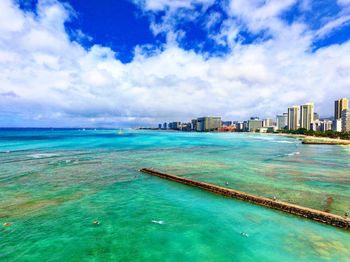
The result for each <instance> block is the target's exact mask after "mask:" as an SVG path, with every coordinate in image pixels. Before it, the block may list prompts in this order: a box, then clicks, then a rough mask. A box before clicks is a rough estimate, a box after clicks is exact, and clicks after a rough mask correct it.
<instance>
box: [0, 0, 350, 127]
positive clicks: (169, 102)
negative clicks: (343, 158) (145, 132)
mask: <svg viewBox="0 0 350 262" xmlns="http://www.w3.org/2000/svg"><path fill="white" fill-rule="evenodd" d="M167 2H168V1H159V2H157V3H158V4H161V3H163V4H164V6H166V5H167ZM185 2H186V1H177V4H179V5H180V3H181V4H184V5H185V4H186V3H185ZM153 3H154V6H155V7H154V8H160V5H159V6H157V5H156V4H155V3H156V2H153ZM174 3H175V2H174ZM189 3H190V1H187V4H189ZM207 3H210V1H207ZM269 3H271V5H272V3H274V4H275V2H274V1H270V2H269ZM240 4H242V5H244V4H243V2H240ZM290 4H291V2H289V5H290ZM0 5H1V8H0V21H1V27H0V47H1V48H0V81H1V85H0V112H1V113H0V117H1V116H2V117H7V118H8V119H10V118H13V119H14V120H13V121H17V120H18V119H22V120H25V119H26V120H28V121H53V122H54V123H56V124H57V125H64V124H65V125H75V126H77V125H79V124H77V123H87V124H90V125H98V124H104V125H107V124H108V123H115V122H116V121H118V122H121V123H124V124H126V125H127V124H132V123H135V122H136V123H137V122H142V123H145V122H152V123H156V122H158V121H159V122H160V121H164V120H177V119H179V120H190V118H191V117H196V116H201V115H222V116H224V117H225V119H241V120H243V119H246V118H247V117H249V116H251V115H260V116H266V117H267V116H270V117H273V116H274V115H275V114H277V113H281V112H284V111H286V107H287V106H290V105H293V104H298V103H303V102H307V101H309V100H313V101H314V102H315V103H316V109H317V111H319V112H320V113H321V114H322V115H331V112H332V108H333V100H334V99H336V98H338V97H343V96H348V97H349V96H350V89H349V86H350V63H349V61H350V57H349V56H350V42H346V43H344V44H341V45H333V46H329V47H324V48H322V49H319V50H318V51H316V52H314V53H313V52H310V51H309V49H310V45H311V43H312V36H313V32H310V31H307V28H306V26H305V25H303V24H300V23H294V24H292V25H285V24H284V23H282V22H279V24H278V27H275V26H273V25H272V24H269V23H270V19H273V20H275V19H278V14H279V13H280V12H281V10H284V9H285V8H287V7H286V6H285V5H284V4H283V5H282V4H276V5H274V6H273V7H272V6H270V7H269V8H264V7H262V6H261V5H258V4H256V5H254V6H253V7H254V8H258V9H259V10H261V8H262V10H264V14H259V15H257V17H254V18H252V19H253V20H251V21H250V22H249V21H247V23H248V24H249V23H252V25H249V26H252V28H257V27H258V26H260V24H261V25H262V23H263V22H262V21H266V23H268V24H269V28H272V30H279V31H278V32H279V33H278V35H277V36H276V37H273V38H271V39H270V40H268V41H264V42H261V43H253V44H250V45H241V44H239V43H234V44H232V45H231V48H232V49H231V52H229V53H228V54H227V55H225V56H223V57H212V58H207V57H204V56H203V55H201V54H197V53H195V52H193V51H186V50H183V49H181V48H180V47H179V46H178V45H177V44H176V40H174V39H173V41H172V42H171V43H168V44H166V45H165V46H163V47H162V49H159V50H153V51H154V52H153V53H152V55H150V54H149V53H148V52H146V51H145V50H146V49H147V48H143V47H137V48H136V52H135V57H134V59H133V61H131V62H130V63H128V64H123V63H121V62H120V61H119V60H117V59H116V58H115V53H114V51H113V50H111V49H110V48H107V47H103V46H99V45H95V46H93V47H92V48H91V49H90V50H85V49H84V48H83V47H82V46H81V45H79V44H78V43H76V42H72V41H71V40H69V37H68V35H67V34H66V32H65V30H64V26H63V25H64V21H65V20H66V19H68V18H69V16H70V12H71V10H69V9H67V7H66V6H63V5H62V4H59V3H57V2H52V1H43V0H42V1H40V2H39V9H38V16H35V15H34V14H32V13H24V12H23V11H21V10H20V9H19V8H18V7H17V6H16V5H14V4H13V3H12V2H10V1H9V0H2V1H1V4H0ZM253 7H251V6H249V7H247V6H242V8H243V9H242V10H241V16H242V17H244V19H248V18H247V14H248V13H249V12H250V11H249V10H255V9H251V8H253ZM162 8H163V7H162ZM235 8H237V7H233V9H235ZM234 12H238V11H237V10H234ZM7 14H12V15H11V16H10V17H7ZM271 17H272V18H271ZM226 23H227V25H228V28H229V29H228V30H227V32H226V33H225V32H224V31H222V32H221V33H222V37H224V36H227V37H228V38H229V37H230V34H232V31H233V30H235V28H237V27H235V26H234V22H233V21H231V22H230V20H228V21H227V22H226ZM264 23H265V22H264ZM229 25H233V26H231V27H229ZM257 25H258V26H257ZM230 28H231V29H230ZM275 32H277V31H275ZM173 33H174V32H173ZM175 33H176V32H175ZM234 37H235V36H234V35H231V38H234ZM115 52H118V50H115ZM9 115H10V117H9ZM16 119H17V120H16ZM8 121H9V120H8ZM2 123H4V121H2ZM7 123H9V122H7ZM16 123H17V122H16ZM0 124H1V123H0Z"/></svg>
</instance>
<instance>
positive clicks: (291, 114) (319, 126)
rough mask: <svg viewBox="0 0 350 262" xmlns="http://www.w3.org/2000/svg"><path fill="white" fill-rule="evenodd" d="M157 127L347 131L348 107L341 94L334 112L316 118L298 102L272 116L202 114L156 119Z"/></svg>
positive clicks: (311, 107) (308, 106)
mask: <svg viewBox="0 0 350 262" xmlns="http://www.w3.org/2000/svg"><path fill="white" fill-rule="evenodd" d="M214 119H216V120H214ZM200 122H207V124H204V125H203V124H202V127H200V125H199V124H198V123H200ZM209 123H213V124H209ZM214 123H215V124H214ZM207 125H209V126H211V127H210V128H208V127H207V128H205V127H204V126H207ZM158 129H164V130H167V129H170V130H181V131H200V132H203V131H205V132H208V131H220V132H233V131H244V132H256V131H259V132H276V131H278V130H289V131H295V130H299V129H305V130H312V131H322V132H326V131H330V130H331V131H336V132H348V131H350V110H349V105H348V98H344V97H343V98H339V99H337V100H335V101H334V115H333V116H331V117H327V118H323V117H321V118H320V116H319V114H318V113H317V112H315V105H314V103H313V102H308V103H305V104H302V105H294V106H291V107H288V108H287V112H286V113H285V112H284V113H281V114H277V115H276V117H275V118H273V119H272V118H260V117H259V116H253V117H250V119H248V120H244V121H237V119H233V120H232V119H231V120H228V119H222V117H221V116H216V117H213V116H205V117H199V118H195V119H192V120H191V121H190V122H189V121H185V122H181V121H177V122H164V123H163V124H162V123H160V124H158Z"/></svg>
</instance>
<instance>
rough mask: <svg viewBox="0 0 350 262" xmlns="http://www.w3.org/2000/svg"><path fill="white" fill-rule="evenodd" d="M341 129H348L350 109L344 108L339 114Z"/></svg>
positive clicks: (345, 130)
mask: <svg viewBox="0 0 350 262" xmlns="http://www.w3.org/2000/svg"><path fill="white" fill-rule="evenodd" d="M341 131H343V132H348V131H350V109H344V110H343V111H342V114H341Z"/></svg>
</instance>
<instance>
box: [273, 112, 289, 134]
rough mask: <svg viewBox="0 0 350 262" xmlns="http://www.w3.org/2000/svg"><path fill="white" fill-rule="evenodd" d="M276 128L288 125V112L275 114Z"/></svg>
mask: <svg viewBox="0 0 350 262" xmlns="http://www.w3.org/2000/svg"><path fill="white" fill-rule="evenodd" d="M276 122H277V129H280V130H282V129H285V128H286V127H287V126H288V113H283V114H282V115H277V117H276Z"/></svg>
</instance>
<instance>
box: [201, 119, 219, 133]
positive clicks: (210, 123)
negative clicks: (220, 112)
mask: <svg viewBox="0 0 350 262" xmlns="http://www.w3.org/2000/svg"><path fill="white" fill-rule="evenodd" d="M220 127H221V117H200V118H198V119H197V131H199V132H208V131H215V130H217V129H218V128H220Z"/></svg>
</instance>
